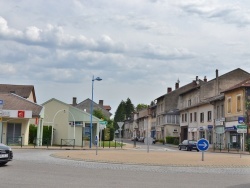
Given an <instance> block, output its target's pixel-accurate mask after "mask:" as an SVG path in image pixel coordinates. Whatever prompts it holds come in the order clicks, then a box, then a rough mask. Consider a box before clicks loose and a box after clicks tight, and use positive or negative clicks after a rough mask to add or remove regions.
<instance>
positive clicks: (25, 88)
mask: <svg viewBox="0 0 250 188" xmlns="http://www.w3.org/2000/svg"><path fill="white" fill-rule="evenodd" d="M0 92H3V93H15V94H17V95H19V96H21V97H23V98H25V99H27V98H28V97H29V96H30V94H31V92H33V98H34V102H35V103H36V102H37V101H36V96H35V89H34V86H33V85H10V84H0Z"/></svg>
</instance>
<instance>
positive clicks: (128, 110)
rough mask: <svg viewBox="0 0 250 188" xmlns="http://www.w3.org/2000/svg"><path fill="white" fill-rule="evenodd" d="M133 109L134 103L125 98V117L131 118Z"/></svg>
mask: <svg viewBox="0 0 250 188" xmlns="http://www.w3.org/2000/svg"><path fill="white" fill-rule="evenodd" d="M134 111H135V107H134V105H133V104H132V102H131V100H130V99H129V98H127V101H126V103H125V113H126V119H128V118H131V115H132V113H133V112H134Z"/></svg>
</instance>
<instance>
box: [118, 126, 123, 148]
mask: <svg viewBox="0 0 250 188" xmlns="http://www.w3.org/2000/svg"><path fill="white" fill-rule="evenodd" d="M117 124H118V126H119V132H120V145H121V147H122V142H121V137H122V135H121V133H122V126H123V124H124V122H117Z"/></svg>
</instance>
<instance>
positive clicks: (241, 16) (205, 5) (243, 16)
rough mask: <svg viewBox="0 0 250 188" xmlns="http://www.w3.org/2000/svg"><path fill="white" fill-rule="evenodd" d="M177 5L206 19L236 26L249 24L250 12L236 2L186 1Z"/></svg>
mask: <svg viewBox="0 0 250 188" xmlns="http://www.w3.org/2000/svg"><path fill="white" fill-rule="evenodd" d="M177 6H179V8H180V9H181V10H182V11H184V12H186V13H189V14H194V15H198V16H199V17H201V18H204V19H207V20H211V21H212V20H219V21H222V22H224V23H226V24H234V25H236V26H249V25H250V12H249V11H248V10H247V9H244V8H243V7H242V6H239V5H238V4H237V2H235V3H234V4H229V3H227V4H224V3H223V4H216V3H212V2H210V1H209V2H208V1H192V2H190V1H188V2H185V3H181V4H179V5H177Z"/></svg>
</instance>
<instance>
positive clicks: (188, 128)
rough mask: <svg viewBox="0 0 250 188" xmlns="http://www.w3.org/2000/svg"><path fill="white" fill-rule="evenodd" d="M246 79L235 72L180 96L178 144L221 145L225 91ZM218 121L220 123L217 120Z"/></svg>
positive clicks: (243, 74) (243, 75) (247, 75)
mask: <svg viewBox="0 0 250 188" xmlns="http://www.w3.org/2000/svg"><path fill="white" fill-rule="evenodd" d="M249 77H250V74H249V73H248V72H246V71H244V70H242V69H239V68H238V69H235V70H233V71H230V72H228V73H226V74H224V75H221V76H219V73H218V70H216V77H215V78H214V79H212V80H210V81H206V82H204V83H203V84H202V85H200V86H199V87H197V88H196V89H191V90H189V91H186V92H184V93H181V94H180V100H179V110H180V116H181V123H180V125H181V140H184V139H195V140H198V139H200V138H205V139H207V140H209V142H210V143H211V144H212V143H215V144H216V143H217V142H220V143H219V144H220V145H225V143H221V142H224V140H225V132H224V129H223V126H224V123H225V122H224V119H223V117H225V116H224V104H223V102H221V100H224V96H223V94H222V93H221V92H222V91H225V90H226V89H228V88H230V87H232V86H234V85H236V84H238V83H240V82H241V81H243V80H245V79H247V78H249ZM218 118H220V119H218Z"/></svg>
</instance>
